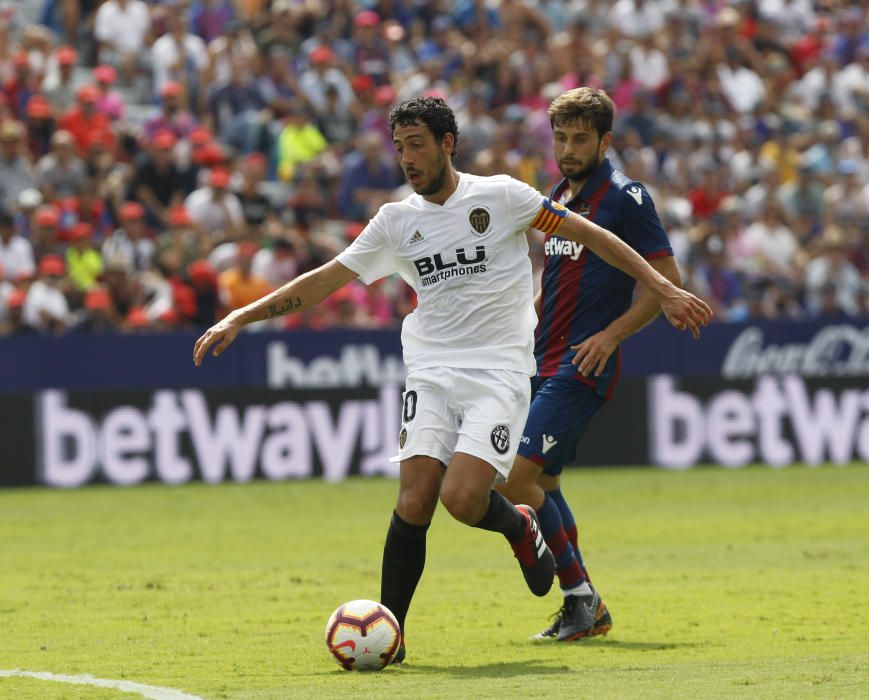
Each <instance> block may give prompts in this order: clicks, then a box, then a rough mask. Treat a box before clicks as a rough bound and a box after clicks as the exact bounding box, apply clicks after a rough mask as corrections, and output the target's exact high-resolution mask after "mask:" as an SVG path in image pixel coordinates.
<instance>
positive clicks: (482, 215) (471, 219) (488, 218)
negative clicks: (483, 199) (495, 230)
mask: <svg viewBox="0 0 869 700" xmlns="http://www.w3.org/2000/svg"><path fill="white" fill-rule="evenodd" d="M468 223H470V224H471V228H472V229H473V231H474V233H475V234H476V235H477V236H485V235H486V234H487V233H488V232H489V227H490V226H491V225H492V215H491V214H490V213H489V209H488V207H485V206H483V205H482V204H475V205H474V206H473V207H471V211H470V212H468Z"/></svg>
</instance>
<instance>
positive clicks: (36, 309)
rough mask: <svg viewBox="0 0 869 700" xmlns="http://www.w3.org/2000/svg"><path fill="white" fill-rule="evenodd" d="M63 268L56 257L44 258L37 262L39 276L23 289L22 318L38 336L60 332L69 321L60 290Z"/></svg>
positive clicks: (66, 306)
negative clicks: (24, 292) (25, 289)
mask: <svg viewBox="0 0 869 700" xmlns="http://www.w3.org/2000/svg"><path fill="white" fill-rule="evenodd" d="M65 276H66V265H65V264H64V262H63V258H61V257H60V256H59V255H46V256H44V257H43V258H42V259H41V260H40V261H39V277H38V279H37V280H36V281H35V282H34V283H33V284H31V285H30V288H29V289H28V290H27V299H26V300H25V302H24V309H23V311H22V318H23V321H24V323H25V324H27V326H29V327H30V328H32V329H33V330H35V331H37V332H40V333H51V332H54V333H61V332H63V331H64V330H65V329H66V327H67V325H68V324H69V321H70V315H69V303H68V302H67V300H66V296H65V295H64V293H63V291H62V289H61V283H62V281H63V279H64V277H65Z"/></svg>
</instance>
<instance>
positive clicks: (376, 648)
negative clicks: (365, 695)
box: [326, 600, 401, 671]
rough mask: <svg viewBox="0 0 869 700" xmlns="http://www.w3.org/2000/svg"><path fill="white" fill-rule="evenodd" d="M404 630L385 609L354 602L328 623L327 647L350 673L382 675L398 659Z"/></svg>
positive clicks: (372, 603)
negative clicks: (380, 672)
mask: <svg viewBox="0 0 869 700" xmlns="http://www.w3.org/2000/svg"><path fill="white" fill-rule="evenodd" d="M400 643H401V629H400V628H399V626H398V620H396V619H395V615H393V614H392V613H391V612H390V611H389V609H388V608H387V607H386V606H385V605H381V604H380V603H375V602H374V601H373V600H351V601H350V602H349V603H344V604H343V605H339V606H338V609H337V610H336V611H335V612H333V613H332V615H331V617H330V618H329V621H328V622H327V623H326V646H327V647H328V648H329V651H330V652H331V653H332V656H334V657H335V660H336V661H337V662H338V663H339V664H341V666H342V667H343V668H345V669H346V670H348V671H379V670H380V669H382V668H383V667H384V666H387V665H389V662H390V661H392V659H393V658H394V657H395V653H396V652H397V651H398V645H399V644H400Z"/></svg>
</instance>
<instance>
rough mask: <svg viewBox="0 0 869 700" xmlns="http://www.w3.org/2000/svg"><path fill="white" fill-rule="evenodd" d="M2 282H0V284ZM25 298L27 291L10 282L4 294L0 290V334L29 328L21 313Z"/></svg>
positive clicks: (18, 332) (8, 333) (24, 331)
mask: <svg viewBox="0 0 869 700" xmlns="http://www.w3.org/2000/svg"><path fill="white" fill-rule="evenodd" d="M2 284H3V283H2V282H0V286H2ZM26 299H27V292H25V291H24V290H23V289H19V288H18V287H13V286H12V285H11V284H9V285H8V291H7V292H6V293H5V294H4V293H2V292H0V335H10V334H13V333H17V334H20V333H26V332H27V331H28V330H29V329H28V328H27V326H26V325H25V324H24V321H23V319H22V313H21V312H22V310H23V308H24V302H25V300H26Z"/></svg>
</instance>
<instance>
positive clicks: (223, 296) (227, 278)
mask: <svg viewBox="0 0 869 700" xmlns="http://www.w3.org/2000/svg"><path fill="white" fill-rule="evenodd" d="M258 250H259V246H258V245H257V244H256V243H253V242H252V241H245V242H243V243H239V245H238V252H237V254H236V260H235V264H234V265H233V266H232V267H230V268H228V269H226V270H224V271H223V272H221V273H220V276H219V277H218V278H217V286H218V290H219V293H220V301H221V302H222V303H223V305H224V306H225V307H226V308H227V309H228V310H230V311H232V310H233V309H240V308H241V307H243V306H247V305H248V304H250V303H251V302H252V301H256V300H257V299H259V298H260V297H261V296H263V295H264V294H268V293H269V292H270V291H271V290H272V287H271V285H270V284H269V283H268V282H267V281H266V280H264V279H263V278H262V277H258V276H256V275H254V274H253V273H252V271H251V267H252V264H253V257H254V255H256V252H257V251H258Z"/></svg>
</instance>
